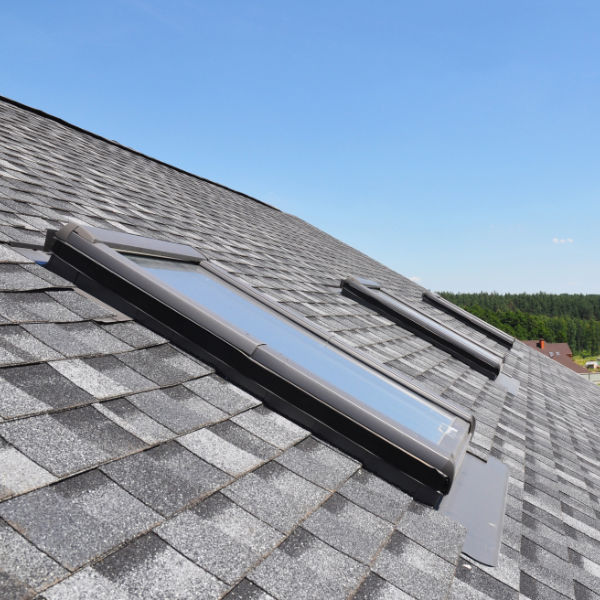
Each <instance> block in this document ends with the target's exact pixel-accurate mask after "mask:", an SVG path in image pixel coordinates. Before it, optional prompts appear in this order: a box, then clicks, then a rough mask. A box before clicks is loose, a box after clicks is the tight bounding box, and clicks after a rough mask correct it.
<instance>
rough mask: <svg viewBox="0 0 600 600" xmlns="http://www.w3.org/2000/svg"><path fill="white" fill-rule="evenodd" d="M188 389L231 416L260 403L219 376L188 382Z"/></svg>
mask: <svg viewBox="0 0 600 600" xmlns="http://www.w3.org/2000/svg"><path fill="white" fill-rule="evenodd" d="M185 385H186V387H188V388H190V390H192V391H194V392H195V393H196V394H198V395H199V396H202V398H204V399H205V400H208V402H210V403H211V404H213V405H214V406H216V407H217V408H219V409H221V410H224V411H225V412H227V413H229V414H230V415H234V414H236V413H239V412H242V411H243V410H246V409H248V408H252V407H253V406H258V405H259V404H260V402H259V401H258V400H257V399H256V398H254V397H253V396H251V395H250V394H247V393H246V392H244V391H243V390H241V389H239V388H237V387H235V386H234V385H231V384H230V383H228V382H227V381H225V380H223V379H221V378H220V377H217V376H211V377H202V378H201V379H195V380H194V381H188V382H187V383H186V384H185Z"/></svg>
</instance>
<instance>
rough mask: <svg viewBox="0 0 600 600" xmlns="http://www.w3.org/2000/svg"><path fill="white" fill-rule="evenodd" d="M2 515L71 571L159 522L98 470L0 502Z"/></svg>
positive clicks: (158, 519) (158, 517)
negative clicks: (50, 524) (50, 525)
mask: <svg viewBox="0 0 600 600" xmlns="http://www.w3.org/2000/svg"><path fill="white" fill-rule="evenodd" d="M0 516H1V517H2V518H3V519H4V520H5V521H7V522H8V523H9V524H10V525H12V526H13V527H14V528H15V529H16V530H17V531H19V532H21V533H22V534H23V535H24V536H25V538H27V539H28V540H29V541H30V542H32V543H33V544H34V545H35V546H36V547H37V548H39V549H40V550H43V551H44V552H46V553H47V554H48V555H49V556H50V557H52V558H53V559H54V560H56V561H57V562H59V563H60V564H61V565H63V566H64V567H66V568H68V569H74V568H77V567H79V566H81V565H83V564H85V563H86V562H88V561H89V560H92V559H94V558H96V557H98V556H100V555H101V554H103V553H105V552H107V551H108V550H110V549H111V548H113V547H114V546H116V545H117V544H119V543H122V542H124V541H126V540H128V539H131V538H133V537H134V536H136V535H138V534H139V533H141V532H143V531H146V530H148V529H149V528H150V527H152V526H153V525H154V524H157V523H159V522H160V520H161V518H160V516H159V515H158V514H157V513H155V512H154V511H152V510H151V509H149V508H148V507H146V506H144V505H143V504H142V503H141V502H140V501H139V500H136V499H135V498H134V497H133V496H131V495H130V494H128V493H127V492H125V491H124V490H122V489H121V488H120V487H119V486H118V485H117V484H116V483H114V482H112V481H110V479H108V478H107V477H106V476H105V475H102V474H101V473H100V472H99V471H90V472H87V473H84V474H82V475H79V476H77V477H73V478H71V479H67V480H65V481H63V482H61V483H58V484H56V485H54V486H52V487H46V488H43V489H41V490H37V491H34V492H30V493H29V494H26V495H24V496H20V497H19V498H15V499H13V500H7V501H5V502H3V503H2V504H0ZM49 523H52V524H53V526H52V527H49V526H48V524H49Z"/></svg>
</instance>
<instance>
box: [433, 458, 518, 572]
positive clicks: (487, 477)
mask: <svg viewBox="0 0 600 600" xmlns="http://www.w3.org/2000/svg"><path fill="white" fill-rule="evenodd" d="M507 489H508V467H507V466H506V465H505V464H503V463H501V462H500V461H499V460H498V459H496V458H494V457H492V456H490V457H489V458H488V461H487V462H485V461H483V460H481V459H480V458H477V457H476V456H473V455H472V454H470V453H468V452H467V454H466V456H465V459H464V461H463V464H462V469H461V471H460V473H459V475H458V476H457V477H456V480H455V481H454V484H453V486H452V489H451V490H450V493H449V494H448V495H447V496H445V497H444V499H443V500H442V502H441V504H440V507H439V511H440V512H441V513H443V514H445V515H447V516H449V517H450V518H452V519H454V520H456V521H458V522H459V523H461V524H462V525H464V527H465V528H466V530H467V535H466V538H465V542H464V544H463V549H462V551H463V552H464V553H465V554H466V555H468V556H470V557H471V558H473V559H475V560H476V561H477V562H480V563H483V564H484V565H489V566H490V567H495V566H497V565H498V555H499V552H500V543H501V539H502V528H503V525H504V513H505V510H506V494H507Z"/></svg>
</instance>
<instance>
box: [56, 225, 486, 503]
mask: <svg viewBox="0 0 600 600" xmlns="http://www.w3.org/2000/svg"><path fill="white" fill-rule="evenodd" d="M47 249H49V250H52V257H51V260H50V262H49V265H48V266H49V268H51V269H52V270H54V271H56V272H58V273H60V274H61V275H63V276H65V277H67V278H68V279H70V280H71V281H73V282H74V283H76V284H77V285H78V286H79V287H81V288H82V289H84V290H87V291H90V292H92V293H94V294H95V295H97V296H98V297H100V298H101V299H102V300H104V301H107V302H109V303H111V304H113V305H114V306H116V307H117V308H118V309H120V310H122V311H123V312H125V313H127V314H130V315H131V316H132V317H134V318H136V319H137V320H139V321H141V322H143V323H144V324H146V325H148V326H150V327H151V328H153V329H154V330H156V331H158V332H159V333H161V334H162V335H164V336H165V337H167V338H169V339H171V340H172V341H173V342H174V343H176V344H178V345H179V346H181V347H183V348H184V349H186V350H188V351H190V352H192V353H194V354H196V355H197V356H199V357H200V358H202V359H203V360H206V361H207V362H209V363H211V364H213V365H214V366H215V367H216V368H217V369H219V370H220V371H221V372H223V373H224V374H225V375H226V376H227V377H228V378H230V379H231V380H233V381H234V382H235V383H236V384H238V385H240V386H241V387H243V388H245V389H247V390H248V391H250V392H251V393H254V394H256V395H257V396H258V397H260V398H261V399H262V400H263V401H265V403H267V404H269V405H271V406H273V407H274V408H275V409H276V410H278V411H279V412H282V413H283V414H285V415H286V416H288V417H290V418H291V419H293V420H295V421H297V422H299V423H300V424H302V425H304V426H306V427H308V428H310V429H312V430H313V431H314V432H315V433H317V434H318V435H320V436H321V437H323V438H325V439H327V440H328V441H330V442H332V443H333V444H334V445H337V446H339V447H340V448H342V449H343V450H345V451H346V452H348V453H349V454H351V455H353V456H355V457H356V458H358V459H359V460H361V461H362V462H363V464H365V466H366V467H367V468H369V469H371V470H372V471H374V472H376V473H378V474H379V475H381V476H382V477H384V478H386V479H388V480H389V481H392V482H393V483H396V484H397V485H399V486H400V487H402V488H403V489H405V490H406V491H408V492H409V493H412V494H413V495H414V496H415V497H416V498H418V499H420V500H422V501H424V502H428V503H430V504H437V503H439V501H440V499H441V497H442V496H443V494H444V493H446V492H447V491H448V490H449V488H450V486H451V483H452V480H453V478H454V476H455V474H456V472H457V471H458V469H459V467H460V464H461V463H462V459H463V458H464V455H465V452H466V447H467V443H468V440H469V439H470V437H471V435H472V432H473V426H474V421H473V419H472V416H470V415H468V414H465V412H464V410H462V409H459V408H457V407H455V406H452V405H451V404H450V403H447V402H445V401H443V400H442V399H439V398H437V402H436V403H435V404H437V405H438V406H440V407H442V406H443V409H442V408H440V409H439V410H441V411H444V412H443V414H447V415H451V417H452V424H451V425H450V426H449V428H448V431H447V432H445V433H449V435H446V434H445V433H443V435H441V439H440V441H439V443H433V442H432V441H431V440H428V439H425V438H423V437H422V436H421V435H419V434H418V433H416V432H415V431H411V430H410V429H407V428H406V427H405V426H404V425H403V424H402V423H401V422H398V421H394V420H393V419H392V420H390V418H387V417H386V415H385V414H382V413H381V412H378V411H377V410H375V409H373V408H372V407H369V406H368V405H367V406H366V405H364V403H362V402H361V401H357V400H356V398H353V397H352V396H351V395H350V396H349V395H348V393H347V392H344V391H343V390H340V388H338V387H336V386H332V385H330V384H329V383H328V382H327V381H324V380H323V379H322V378H320V377H318V376H315V375H314V374H313V373H311V372H309V371H307V370H306V369H304V368H302V366H301V365H299V364H298V363H295V362H294V361H291V360H289V359H288V358H287V357H286V356H284V355H282V354H281V353H280V352H278V351H277V350H275V349H274V348H271V347H270V346H269V345H268V344H265V343H264V342H263V341H262V340H261V339H258V338H255V337H253V336H252V335H248V333H247V332H245V331H244V330H242V329H240V327H238V326H235V325H233V324H232V323H231V322H227V321H226V320H223V319H222V318H220V317H219V315H218V314H215V313H214V312H212V311H210V310H207V309H206V308H205V307H203V306H202V305H200V304H199V303H198V302H195V301H193V300H191V299H190V298H188V297H185V296H183V295H182V294H181V293H180V292H178V291H177V290H176V289H174V288H173V287H170V286H169V285H166V284H165V283H164V281H161V279H160V278H159V277H156V276H155V275H153V274H152V273H151V272H149V271H148V269H146V268H144V267H142V266H140V265H139V264H136V262H135V259H134V260H132V259H131V258H129V257H127V256H125V255H123V254H122V252H126V253H129V254H133V255H138V256H139V255H141V256H149V257H155V258H156V257H158V258H160V259H161V260H163V259H167V260H169V261H181V262H183V263H187V264H189V265H196V267H194V269H196V268H197V269H198V270H199V271H200V270H202V272H203V273H205V274H208V275H210V277H213V278H215V279H218V280H219V282H220V285H222V286H227V287H228V288H232V287H235V288H236V294H238V295H240V296H241V297H243V298H244V302H249V303H252V304H253V305H257V304H258V303H257V302H256V299H255V298H256V296H258V294H257V293H256V292H254V294H248V293H247V292H248V290H247V289H244V290H243V292H241V288H243V287H244V286H241V285H240V283H239V281H236V282H235V284H234V283H233V282H232V281H231V280H232V278H231V276H224V275H225V273H224V272H223V271H222V270H220V269H219V268H218V267H216V266H215V265H212V264H210V263H209V262H208V261H207V260H206V259H205V257H203V256H202V255H201V254H200V253H199V252H197V251H196V250H194V249H193V248H191V247H189V246H185V245H181V244H171V243H169V242H160V241H157V240H152V239H149V238H143V237H140V236H134V235H130V234H123V233H116V232H111V231H106V230H101V229H97V228H91V227H83V226H77V225H75V226H74V225H69V226H66V227H64V228H63V229H61V230H60V231H58V232H53V233H50V234H49V236H48V241H47ZM198 265H201V267H200V266H198ZM194 269H191V270H192V271H194ZM249 296H254V297H255V298H254V299H253V298H251V297H249ZM260 306H261V310H266V311H269V313H273V312H274V311H273V310H270V309H269V308H268V307H266V306H265V303H264V302H261V303H260ZM278 312H282V311H278ZM278 319H279V320H281V316H278ZM295 321H296V323H297V322H298V319H295ZM286 322H287V321H286ZM288 326H293V327H295V328H296V329H299V328H298V327H296V325H293V324H289V323H288ZM305 329H306V328H305V327H303V328H302V335H306V336H311V339H312V338H315V335H314V334H315V332H314V331H313V332H311V333H309V332H307V331H305ZM317 336H318V334H317ZM319 337H320V338H321V339H320V342H319V343H320V344H324V345H326V346H327V347H328V348H329V351H330V352H331V351H334V350H333V349H332V347H331V345H330V344H328V343H327V341H326V339H323V336H319ZM335 352H336V353H337V354H339V352H338V351H337V350H335ZM345 360H347V361H353V362H352V365H353V366H352V368H353V369H354V368H355V369H359V370H360V369H363V370H364V371H365V372H369V373H370V375H369V376H372V375H373V372H374V371H375V370H374V369H372V368H371V365H365V364H364V362H365V361H362V360H360V358H359V359H358V360H356V357H354V358H350V357H349V356H347V357H346V359H345ZM378 376H380V375H378ZM386 385H391V383H390V382H388V383H387V384H386ZM393 385H395V386H396V387H398V382H397V381H396V382H395V383H393ZM399 387H400V388H403V389H405V393H408V394H409V395H411V394H412V395H413V396H415V395H416V396H417V397H418V398H420V400H419V402H420V401H424V402H428V403H429V404H433V403H432V402H431V398H430V397H427V395H426V394H424V393H422V392H421V391H419V390H418V389H417V388H415V387H414V386H412V387H411V386H408V385H403V384H400V385H399ZM436 410H438V409H436ZM440 414H442V413H440ZM450 430H452V431H451V432H450Z"/></svg>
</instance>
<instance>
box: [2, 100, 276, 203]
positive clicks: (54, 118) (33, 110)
mask: <svg viewBox="0 0 600 600" xmlns="http://www.w3.org/2000/svg"><path fill="white" fill-rule="evenodd" d="M0 101H2V102H6V103H7V104H12V105H13V106H16V107H17V108H21V109H23V110H27V111H29V112H31V113H34V114H36V115H39V116H41V117H44V118H45V119H50V120H51V121H55V122H56V123H59V124H61V125H64V126H65V127H69V128H71V129H74V130H75V131H79V132H81V133H85V134H87V135H90V136H92V137H93V138H96V139H98V140H101V141H103V142H106V143H107V144H111V145H112V146H117V147H118V148H122V149H123V150H127V151H128V152H131V153H132V154H136V155H137V156H141V157H143V158H146V159H148V160H151V161H152V162H155V163H158V164H159V165H163V166H165V167H168V168H169V169H173V170H175V171H178V172H179V173H183V174H185V175H189V176H191V177H194V178H196V179H199V180H200V181H205V182H206V183H210V184H211V185H216V186H218V187H220V188H222V189H224V190H227V191H229V192H233V193H234V194H238V195H240V196H244V197H245V198H249V199H250V200H254V202H258V203H259V204H262V205H263V206H267V207H268V208H271V209H273V210H276V211H277V212H282V211H281V209H279V208H277V207H276V206H273V205H272V204H269V203H268V202H264V201H263V200H259V199H258V198H255V197H254V196H250V195H249V194H245V193H244V192H240V191H238V190H234V189H233V188H230V187H228V186H226V185H223V184H222V183H218V182H217V181H212V180H211V179H207V178H206V177H201V176H200V175H196V173H192V172H191V171H186V170H185V169H182V168H181V167H176V166H175V165H171V164H169V163H167V162H165V161H163V160H160V159H159V158H155V157H154V156H149V155H148V154H144V153H143V152H140V151H139V150H135V149H134V148H130V147H129V146H125V145H124V144H121V143H120V142H117V141H116V140H111V139H109V138H106V137H104V136H102V135H100V134H98V133H94V132H93V131H89V130H87V129H84V128H83V127H79V125H75V124H73V123H70V122H69V121H65V120H64V119H61V118H60V117H57V116H55V115H51V114H50V113H47V112H45V111H43V110H41V109H39V108H34V107H33V106H29V105H27V104H23V103H22V102H19V101H18V100H13V99H12V98H8V97H6V96H3V95H2V94H0Z"/></svg>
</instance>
